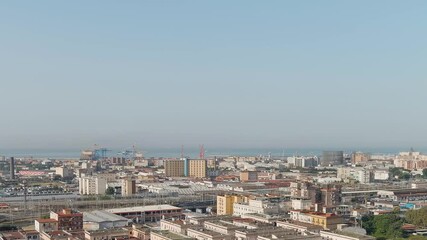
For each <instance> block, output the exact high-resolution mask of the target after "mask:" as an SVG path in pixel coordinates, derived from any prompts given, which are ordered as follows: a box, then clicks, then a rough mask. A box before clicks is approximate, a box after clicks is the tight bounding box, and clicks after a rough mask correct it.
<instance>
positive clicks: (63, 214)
mask: <svg viewBox="0 0 427 240" xmlns="http://www.w3.org/2000/svg"><path fill="white" fill-rule="evenodd" d="M50 218H51V219H54V220H56V221H58V229H59V230H82V229H83V213H80V212H77V211H74V210H71V209H62V210H61V211H59V212H50Z"/></svg>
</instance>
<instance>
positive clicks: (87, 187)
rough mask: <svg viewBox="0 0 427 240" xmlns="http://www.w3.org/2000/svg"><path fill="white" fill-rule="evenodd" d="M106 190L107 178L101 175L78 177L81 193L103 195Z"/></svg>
mask: <svg viewBox="0 0 427 240" xmlns="http://www.w3.org/2000/svg"><path fill="white" fill-rule="evenodd" d="M106 190H107V180H106V179H105V178H102V177H96V176H88V177H80V178H79V193H80V194H81V195H104V194H105V191H106Z"/></svg>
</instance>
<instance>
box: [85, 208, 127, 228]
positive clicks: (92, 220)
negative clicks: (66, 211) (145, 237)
mask: <svg viewBox="0 0 427 240" xmlns="http://www.w3.org/2000/svg"><path fill="white" fill-rule="evenodd" d="M130 222H131V220H129V219H127V218H125V217H122V216H119V215H116V214H113V213H110V212H107V211H101V210H96V211H92V212H84V213H83V229H84V230H88V231H89V230H91V231H94V230H99V229H111V228H122V227H126V226H128V224H129V223H130Z"/></svg>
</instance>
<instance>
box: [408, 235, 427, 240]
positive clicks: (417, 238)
mask: <svg viewBox="0 0 427 240" xmlns="http://www.w3.org/2000/svg"><path fill="white" fill-rule="evenodd" d="M408 239H410V240H427V237H424V236H419V235H412V236H410V237H409V238H408Z"/></svg>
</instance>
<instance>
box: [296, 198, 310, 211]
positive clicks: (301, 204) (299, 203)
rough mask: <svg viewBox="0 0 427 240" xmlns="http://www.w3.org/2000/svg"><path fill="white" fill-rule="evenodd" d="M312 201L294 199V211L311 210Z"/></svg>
mask: <svg viewBox="0 0 427 240" xmlns="http://www.w3.org/2000/svg"><path fill="white" fill-rule="evenodd" d="M310 208H311V200H310V199H292V209H294V210H310Z"/></svg>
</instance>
